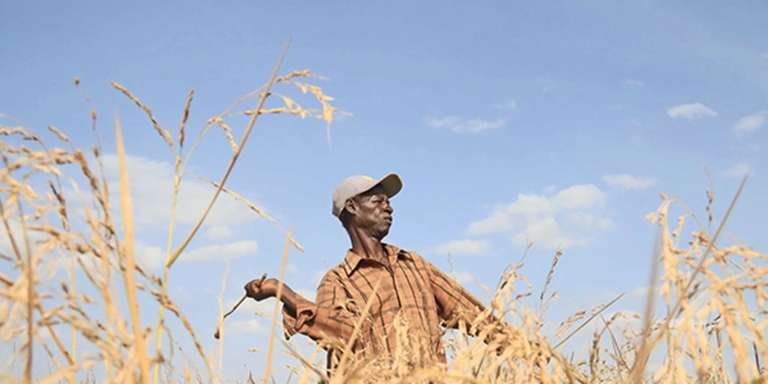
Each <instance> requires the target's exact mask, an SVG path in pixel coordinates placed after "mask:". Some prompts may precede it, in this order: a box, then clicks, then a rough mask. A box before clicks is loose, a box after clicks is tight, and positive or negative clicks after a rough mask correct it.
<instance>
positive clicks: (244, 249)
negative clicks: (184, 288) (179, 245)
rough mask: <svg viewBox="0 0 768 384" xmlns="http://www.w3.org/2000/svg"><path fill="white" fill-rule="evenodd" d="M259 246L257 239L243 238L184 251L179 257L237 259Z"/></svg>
mask: <svg viewBox="0 0 768 384" xmlns="http://www.w3.org/2000/svg"><path fill="white" fill-rule="evenodd" d="M258 250H259V246H258V245H257V244H256V242H255V241H251V240H242V241H236V242H234V243H229V244H214V245H206V246H204V247H200V248H196V249H193V250H191V251H188V252H183V253H182V254H181V256H180V257H179V260H182V261H213V260H226V259H230V260H231V259H236V258H238V257H242V256H245V255H248V254H253V253H256V252H257V251H258Z"/></svg>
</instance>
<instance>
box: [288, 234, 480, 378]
mask: <svg viewBox="0 0 768 384" xmlns="http://www.w3.org/2000/svg"><path fill="white" fill-rule="evenodd" d="M384 247H385V250H386V251H387V255H388V257H389V263H390V265H391V267H392V270H391V271H390V270H388V269H387V268H386V267H385V266H384V265H382V264H381V263H379V262H376V261H373V260H369V259H366V258H363V257H360V256H359V255H357V254H355V253H353V252H352V251H351V250H350V251H347V255H346V257H345V258H344V261H343V262H341V263H340V264H339V265H337V266H336V267H334V268H332V269H331V270H330V271H328V273H326V274H325V277H323V280H322V282H321V283H320V286H319V287H318V289H317V297H316V302H315V304H312V305H305V306H299V307H298V308H296V317H293V316H291V315H290V314H288V313H287V312H286V311H285V310H283V325H284V330H285V335H286V338H290V337H291V336H293V335H295V334H296V333H301V334H304V335H307V336H309V337H310V338H312V339H313V340H327V339H328V338H338V339H341V341H343V342H345V343H346V342H347V341H348V340H349V338H350V337H351V336H352V333H353V331H354V329H355V325H356V324H357V323H358V321H359V320H360V319H361V316H363V310H364V309H365V308H366V304H368V303H369V300H371V301H372V302H371V303H370V309H369V310H368V312H367V314H368V316H367V319H365V320H364V321H363V323H362V327H361V332H360V333H359V334H358V337H357V339H356V340H357V342H356V343H355V344H354V345H353V351H354V352H355V353H356V354H357V355H358V356H374V354H375V355H377V356H381V355H382V354H383V353H386V354H387V356H394V354H395V353H396V352H397V351H400V350H401V349H400V347H399V346H398V345H397V344H398V342H397V338H396V337H395V329H394V324H395V322H396V321H397V319H396V315H398V314H399V316H400V319H402V318H405V320H406V321H405V323H406V324H407V327H408V335H409V338H413V337H422V338H426V341H427V342H428V343H429V344H428V345H429V346H431V349H432V351H430V352H431V353H434V356H435V357H436V358H437V359H438V360H439V361H442V362H445V349H444V347H443V345H442V335H443V332H442V328H441V326H445V325H451V326H454V327H455V326H456V324H457V323H458V322H459V321H464V322H465V323H466V324H467V325H470V324H472V322H473V321H474V320H475V319H476V318H477V316H478V315H479V314H480V312H481V311H483V310H484V306H483V305H482V304H481V303H480V302H479V301H478V300H477V299H476V298H475V297H474V296H472V295H471V294H470V293H469V292H467V291H466V290H465V289H464V288H463V287H461V286H460V285H459V284H458V283H457V282H455V281H454V280H453V279H451V278H450V277H448V276H447V275H446V274H444V273H443V272H441V271H440V270H439V269H437V267H435V266H434V265H432V264H431V263H429V262H428V261H426V260H424V258H422V257H421V256H419V255H417V254H415V253H413V252H408V251H404V250H402V249H399V248H397V247H394V246H391V245H387V244H385V245H384ZM377 286H378V288H377ZM400 312H401V313H400ZM331 352H334V351H333V350H331ZM330 365H331V354H329V366H330Z"/></svg>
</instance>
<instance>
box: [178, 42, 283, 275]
mask: <svg viewBox="0 0 768 384" xmlns="http://www.w3.org/2000/svg"><path fill="white" fill-rule="evenodd" d="M290 45H291V42H290V41H288V43H287V44H286V45H285V48H284V49H283V53H282V54H281V55H280V59H278V61H277V65H275V69H274V71H272V76H271V77H270V79H269V82H268V83H267V86H266V88H265V89H264V93H263V94H262V96H261V98H260V99H259V103H258V105H257V106H256V109H255V113H254V114H253V115H252V116H251V120H250V121H249V122H248V125H247V126H246V128H245V132H244V133H243V136H242V137H241V138H240V144H238V146H237V151H235V153H234V154H233V155H232V159H231V160H230V161H229V165H228V166H227V169H226V171H224V175H223V176H222V177H221V181H219V187H218V188H216V192H214V194H213V197H212V198H211V201H210V202H209V203H208V206H207V207H206V208H205V211H204V212H203V215H202V216H201V217H200V220H198V222H197V223H196V224H195V226H194V228H192V231H190V232H189V234H188V235H187V237H186V238H185V239H184V241H182V242H181V245H179V247H178V248H176V250H175V251H174V252H173V255H171V259H170V260H169V261H168V266H169V267H170V266H171V265H173V263H175V262H176V260H177V259H178V258H179V256H180V255H181V252H183V251H184V249H185V248H186V247H187V245H189V242H190V241H191V240H192V238H193V237H194V236H195V234H196V233H197V231H198V230H199V229H200V226H202V224H203V221H205V218H206V217H207V216H208V213H209V212H210V211H211V208H213V204H214V203H215V202H216V199H217V198H218V197H219V194H220V193H221V189H222V188H223V187H224V183H226V182H227V179H228V178H229V174H230V173H231V172H232V169H233V168H234V166H235V163H236V162H237V159H238V158H239V157H240V153H241V152H242V151H243V147H244V146H245V142H246V141H247V140H248V137H249V136H250V134H251V130H252V129H253V125H254V124H256V119H257V118H258V117H259V111H260V110H261V109H262V107H263V106H264V102H265V101H266V100H267V97H269V92H270V90H271V89H272V85H273V84H274V83H275V78H277V72H278V71H279V70H280V65H282V63H283V59H284V58H285V54H286V53H287V52H288V47H289V46H290Z"/></svg>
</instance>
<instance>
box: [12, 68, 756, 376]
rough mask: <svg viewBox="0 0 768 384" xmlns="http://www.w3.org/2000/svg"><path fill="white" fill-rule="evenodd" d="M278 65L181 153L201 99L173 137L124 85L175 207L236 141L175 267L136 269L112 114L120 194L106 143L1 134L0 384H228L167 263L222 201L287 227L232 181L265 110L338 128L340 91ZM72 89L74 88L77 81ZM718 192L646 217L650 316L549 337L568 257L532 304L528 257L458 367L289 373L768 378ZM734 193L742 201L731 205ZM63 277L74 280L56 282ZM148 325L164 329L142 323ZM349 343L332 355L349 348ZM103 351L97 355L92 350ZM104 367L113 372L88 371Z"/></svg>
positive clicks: (311, 361)
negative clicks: (651, 234)
mask: <svg viewBox="0 0 768 384" xmlns="http://www.w3.org/2000/svg"><path fill="white" fill-rule="evenodd" d="M279 66H280V65H279V63H278V65H277V67H276V68H275V72H274V74H273V76H272V78H271V79H270V80H269V81H268V83H267V84H266V85H265V86H264V87H262V88H261V89H259V90H257V91H255V92H253V93H251V94H249V95H247V96H246V97H244V98H243V99H242V100H240V101H239V102H238V103H237V104H236V105H235V106H234V107H232V108H230V109H228V110H227V111H225V112H224V113H222V114H221V115H219V116H217V117H213V118H211V119H209V120H208V121H207V122H206V125H205V127H204V129H203V130H202V131H201V132H200V134H199V135H198V136H197V139H196V140H195V141H194V143H193V144H192V145H191V147H190V148H189V149H187V148H186V147H185V144H186V140H185V136H186V131H187V128H186V126H187V117H188V116H189V111H190V108H191V104H192V100H193V92H192V91H190V93H189V95H188V102H187V106H186V109H185V110H184V111H183V114H182V116H183V117H182V122H181V124H180V126H179V129H178V130H177V131H176V132H175V133H173V132H172V131H170V130H169V129H167V128H163V126H162V125H161V124H160V122H158V121H157V119H156V118H155V117H154V115H153V113H152V111H151V109H150V108H149V107H148V106H146V105H144V104H143V103H142V102H141V101H140V100H139V99H138V98H137V97H136V96H135V95H133V94H131V92H130V91H129V90H128V89H126V88H125V87H123V86H121V85H119V84H117V83H114V84H113V85H114V87H115V88H116V89H117V90H118V91H120V92H122V93H123V94H125V96H127V97H128V98H129V99H130V100H132V101H134V102H135V104H136V105H137V106H138V107H139V108H140V109H141V110H143V111H144V112H145V113H146V115H147V116H148V117H149V122H150V127H149V128H150V129H154V130H156V131H157V133H158V135H159V136H160V139H161V140H163V141H164V142H165V144H166V145H167V146H168V148H170V149H171V152H172V154H173V156H174V162H175V179H174V185H175V189H174V207H173V211H174V212H175V210H176V209H177V207H176V206H175V205H176V196H177V195H178V193H179V188H180V185H181V180H182V178H184V177H190V176H194V175H189V174H186V173H185V166H186V164H187V162H188V160H189V158H190V155H192V153H193V151H194V148H195V146H196V145H197V143H198V142H199V141H200V140H201V139H203V138H204V137H205V138H206V139H209V136H210V133H212V132H215V131H220V132H221V133H223V134H224V135H223V136H224V137H225V138H226V139H227V141H228V142H229V144H230V146H231V148H232V156H231V160H230V163H229V165H228V167H227V168H226V169H225V171H224V172H223V174H222V176H221V177H220V178H219V179H218V180H208V181H209V182H210V183H211V184H212V188H211V194H212V198H211V201H210V205H209V206H208V209H207V210H206V211H205V212H206V213H205V214H204V215H203V217H201V218H200V221H199V223H198V225H196V226H194V228H193V229H192V230H191V231H190V232H189V233H188V235H187V236H186V237H184V238H183V239H174V238H173V234H174V220H173V217H171V218H170V223H171V224H170V227H169V229H168V242H167V260H166V263H165V268H164V270H163V272H162V275H161V276H155V275H153V274H151V273H149V272H148V271H145V270H143V269H142V268H141V267H140V265H138V264H137V263H136V262H135V258H134V256H135V255H134V239H133V222H132V213H131V212H132V211H135V210H140V209H142V207H139V206H132V205H131V199H130V193H129V188H130V187H129V185H128V173H127V172H128V171H127V169H126V165H125V157H126V155H125V150H124V148H123V143H122V133H121V130H120V121H119V119H117V118H115V120H114V123H113V124H114V129H115V132H116V139H117V142H116V148H117V155H118V163H119V171H120V175H119V176H120V187H119V190H114V191H110V190H109V184H108V182H107V178H106V176H105V171H104V168H103V164H102V153H101V149H100V147H98V146H96V147H93V148H91V149H90V150H87V151H86V150H82V149H79V148H76V147H74V146H73V145H72V144H71V143H70V140H69V139H68V138H67V136H66V135H65V133H63V132H60V131H58V130H57V129H56V128H53V127H50V128H49V130H50V131H51V132H52V133H53V134H54V137H55V141H56V143H55V144H53V145H51V142H50V141H49V142H46V143H44V142H43V140H42V139H41V137H40V136H39V135H37V134H36V133H35V132H34V131H33V130H32V129H31V128H29V127H25V126H23V125H19V124H16V123H13V122H12V120H10V119H8V120H7V121H9V122H11V124H6V125H0V135H2V136H3V138H4V140H3V141H0V156H2V161H3V169H2V171H0V193H1V194H2V198H0V215H2V227H3V230H2V232H1V233H2V242H3V244H5V245H3V247H6V246H7V250H6V249H5V248H3V251H2V252H3V254H2V255H0V257H1V259H0V263H2V267H0V295H1V296H2V298H1V299H0V339H2V342H3V343H5V344H6V345H7V346H8V345H13V354H12V356H4V357H7V358H8V360H7V361H8V362H10V363H5V364H6V367H4V368H6V369H8V370H5V371H4V372H6V373H3V374H0V381H3V382H30V381H33V380H34V381H38V382H41V383H54V382H69V383H75V382H120V383H123V382H220V381H222V379H221V375H220V367H221V360H220V358H217V357H216V356H213V355H212V354H210V353H208V352H207V351H205V350H204V349H203V347H202V346H201V343H200V342H199V341H198V337H199V335H198V333H197V331H196V330H195V329H193V328H192V326H191V325H190V323H189V321H187V319H186V318H185V317H184V315H183V312H182V310H181V308H179V307H178V306H177V305H176V304H174V302H173V301H172V300H171V299H170V298H169V296H168V295H167V292H168V287H170V286H173V281H171V280H170V279H169V270H170V268H172V266H173V265H174V262H175V261H176V260H177V259H179V258H183V257H184V253H183V251H184V249H185V247H186V246H187V244H189V241H190V239H192V238H193V237H194V236H195V233H196V231H197V229H198V228H199V227H200V224H202V222H203V221H204V220H205V215H206V214H207V213H208V211H209V210H210V207H211V206H212V205H213V203H214V201H215V200H216V198H217V197H218V195H219V194H220V193H221V192H224V193H228V194H230V195H232V196H234V197H235V198H236V199H238V200H240V201H241V202H243V204H245V205H246V206H248V207H250V208H251V209H252V210H253V211H254V213H255V214H258V215H261V216H262V217H264V218H266V219H268V220H270V221H272V222H273V223H275V224H276V225H277V223H276V222H274V220H272V219H271V218H270V217H269V216H267V215H266V214H265V213H264V212H263V211H262V210H260V209H259V208H258V207H256V206H255V205H253V204H251V203H249V202H248V201H247V199H245V198H244V197H242V196H239V195H237V194H236V193H234V192H233V191H230V190H228V189H227V188H226V187H225V184H226V181H227V178H228V176H229V174H230V172H231V170H232V168H233V166H234V164H235V163H236V161H237V159H238V156H239V155H240V154H241V153H242V151H243V147H244V144H245V142H246V139H247V138H248V136H249V134H250V132H251V130H252V128H253V127H254V124H255V122H256V120H257V118H258V117H259V116H260V115H262V114H266V113H287V114H293V115H298V116H300V117H315V118H318V119H322V120H324V121H325V122H326V123H327V124H330V122H331V120H332V117H333V115H334V113H336V109H335V108H334V107H332V106H331V105H330V104H329V102H331V101H332V98H330V97H328V96H326V95H325V94H324V93H323V91H322V90H321V88H319V87H317V86H316V85H312V84H311V83H310V80H311V78H313V77H314V76H313V75H311V74H310V73H309V71H294V72H291V73H289V74H288V75H285V76H281V77H278V76H277V73H278V70H279ZM75 85H76V86H78V87H79V82H78V81H77V80H76V81H75ZM278 87H279V88H280V90H281V91H282V90H288V89H292V88H293V89H296V90H298V91H300V92H302V93H304V94H309V95H312V96H313V97H312V100H314V101H315V102H316V103H318V107H317V109H305V108H304V107H303V106H301V105H300V104H298V103H297V102H295V101H294V100H293V99H291V98H289V97H288V96H286V95H282V94H279V93H277V90H276V89H277V88H278ZM294 87H295V88H294ZM273 88H274V89H273ZM267 99H273V100H274V101H277V102H279V103H280V106H278V107H272V108H267V107H265V105H268V104H265V102H266V101H267ZM254 100H257V105H256V107H255V108H253V109H245V110H237V108H242V107H240V106H241V105H244V104H243V103H244V102H248V101H254ZM234 115H246V116H249V117H250V121H249V122H248V123H247V125H246V126H245V127H244V128H242V129H232V128H230V126H229V125H228V123H227V122H228V121H229V118H230V117H232V116H234ZM91 117H92V121H93V130H94V134H95V133H96V126H97V114H96V112H95V111H93V110H92V111H91ZM235 132H242V134H241V136H240V139H239V140H236V139H235ZM210 139H211V140H213V138H210ZM329 140H330V136H329ZM329 143H330V141H329ZM195 177H200V176H195ZM205 180H207V179H205ZM708 196H709V198H710V200H709V204H708V206H707V216H708V218H707V220H703V221H700V220H699V219H698V218H697V216H696V215H695V214H694V212H692V211H690V210H688V209H687V208H686V207H685V206H684V205H683V204H682V203H680V202H677V201H675V200H673V199H668V198H666V197H664V196H662V197H663V202H662V204H661V207H660V208H659V210H658V211H657V212H655V213H652V214H650V215H649V217H648V218H649V219H650V220H651V221H652V222H653V223H654V224H656V225H658V227H659V236H658V237H659V239H658V244H657V252H656V254H654V255H649V263H651V262H652V263H653V268H652V270H653V273H652V276H650V277H649V288H648V294H647V298H648V303H647V309H646V311H645V313H644V314H642V315H636V316H633V315H632V314H626V313H617V312H614V311H611V310H610V309H609V308H611V307H610V306H611V304H613V303H614V302H615V300H614V301H612V302H610V303H606V305H602V306H599V307H597V308H594V309H591V310H585V311H579V312H577V313H576V314H574V315H573V316H572V317H571V318H569V319H568V320H566V321H565V322H563V323H562V324H560V327H559V328H558V331H557V335H555V336H554V337H553V336H552V335H548V336H545V331H544V329H545V325H546V324H547V319H546V311H545V309H546V307H547V306H548V305H549V304H550V303H551V301H552V298H553V296H554V294H553V293H550V292H547V290H548V288H549V285H550V282H551V281H552V276H553V272H554V268H555V265H556V264H557V261H558V259H559V257H560V253H558V254H557V255H556V256H555V259H554V262H553V265H552V271H551V272H550V274H549V276H548V277H547V280H546V284H545V287H544V288H543V289H542V290H541V292H540V293H539V294H537V298H538V305H537V306H536V307H537V308H536V309H533V308H529V307H527V306H525V305H523V304H522V303H523V302H526V301H523V300H520V299H521V298H523V297H527V296H531V291H532V287H530V286H529V285H528V284H527V283H526V282H525V280H524V278H523V277H522V275H521V274H520V270H521V267H522V262H520V263H518V264H515V265H511V266H510V267H509V268H508V270H507V271H506V272H505V273H504V274H503V276H502V277H501V279H500V283H499V285H498V287H497V288H496V289H495V292H493V293H492V300H491V303H490V305H489V308H488V312H487V314H488V315H491V314H493V315H494V316H496V317H497V318H503V319H505V320H506V323H507V324H511V325H513V326H505V325H499V324H493V325H492V326H490V327H486V329H481V330H479V335H478V337H475V338H472V337H468V336H466V334H467V332H466V331H467V330H468V329H469V328H472V327H473V326H475V325H473V324H459V325H458V326H459V329H460V330H459V331H457V332H451V333H449V334H448V335H447V336H446V344H447V348H448V352H449V361H450V363H449V365H448V366H447V367H445V366H439V365H436V364H434V363H431V360H430V359H428V358H426V356H425V355H424V353H423V351H425V350H427V349H428V348H421V347H420V346H419V345H415V344H413V342H412V340H409V339H408V335H407V334H405V333H404V332H400V333H398V335H397V336H398V337H399V338H400V339H401V340H402V341H403V342H402V344H403V345H408V346H409V347H408V348H407V351H406V352H404V353H403V355H402V356H397V357H396V358H395V359H393V360H392V361H382V360H381V359H379V360H370V361H360V360H355V359H352V358H351V354H347V355H344V356H343V357H342V361H341V364H340V365H339V369H338V370H337V372H335V373H334V374H333V375H332V376H331V377H327V376H326V375H327V372H326V370H325V364H324V361H323V359H322V358H321V356H320V355H321V350H322V349H321V347H323V346H319V347H318V348H317V350H316V351H315V352H314V354H312V355H310V356H301V355H300V354H299V353H298V352H295V351H294V352H293V353H294V355H295V357H296V363H295V365H296V367H295V370H294V373H295V374H293V375H292V380H293V381H296V382H317V381H319V380H323V381H326V382H338V383H342V382H393V383H394V382H428V381H432V382H456V383H508V382H515V383H527V382H542V383H562V382H569V383H574V382H575V383H588V382H589V383H594V382H611V383H613V382H635V383H637V382H654V383H657V382H661V383H683V382H711V383H729V382H739V383H749V382H768V379H767V378H768V376H766V375H765V374H764V371H763V369H764V368H763V364H764V363H765V361H766V359H767V358H768V344H766V325H767V324H768V316H766V315H767V314H768V313H766V298H768V293H766V288H768V287H767V286H768V280H767V279H766V276H768V256H766V255H765V254H761V253H758V252H757V251H755V250H753V249H751V248H749V247H747V246H737V245H732V246H722V245H719V244H718V245H716V243H717V241H718V238H719V234H720V233H721V229H722V228H723V226H724V225H725V222H726V221H727V215H726V217H724V218H723V219H722V222H720V223H715V222H714V218H713V217H712V214H711V212H712V210H711V205H712V204H713V201H712V195H711V193H708ZM737 199H738V196H737V197H736V198H734V201H733V202H734V203H735V202H736V200H737ZM671 211H672V212H678V213H674V214H673V213H670V212H671ZM728 212H729V213H730V209H729V211H728ZM118 213H119V214H118ZM672 215H674V216H672ZM670 222H673V224H670ZM691 224H693V225H691ZM277 228H278V229H279V230H282V228H280V227H279V226H277ZM284 232H285V233H286V237H287V241H286V254H287V252H288V249H289V248H290V247H291V246H295V247H298V248H300V245H299V244H298V243H297V242H296V241H295V240H294V239H293V238H292V237H291V235H290V232H287V231H284ZM651 259H652V261H651ZM61 276H65V278H64V279H63V280H62V281H61V283H58V279H59V278H60V277H61ZM52 281H57V282H56V283H52ZM141 298H144V299H146V298H153V299H154V301H155V302H156V303H157V304H158V305H157V306H156V307H155V308H157V309H156V311H157V313H156V315H153V316H148V315H147V313H139V311H140V309H141V311H143V312H146V311H147V307H146V306H143V307H141V308H140V307H139V305H138V304H137V303H138V301H139V300H141ZM617 299H618V298H617ZM660 308H661V310H660ZM611 313H612V314H611ZM167 316H174V317H176V318H178V319H180V321H181V323H182V324H183V325H184V326H185V328H186V332H187V334H186V335H179V334H175V335H173V337H174V338H176V339H179V338H182V337H185V338H188V339H189V340H191V342H192V343H193V345H195V348H196V351H195V352H194V353H196V354H198V355H199V356H200V357H201V359H199V361H202V362H203V363H202V366H184V365H182V366H179V365H178V364H179V363H178V361H177V360H178V359H176V360H174V359H172V358H171V357H172V355H173V350H174V348H173V347H172V345H173V341H172V340H171V339H170V336H171V335H169V333H168V332H167V328H166V323H165V321H166V317H167ZM150 318H154V319H155V320H154V321H152V322H147V320H146V319H150ZM142 320H143V322H142ZM271 320H272V321H273V325H276V324H277V322H278V321H279V319H278V318H277V317H275V318H273V319H271ZM499 329H501V331H500V332H499ZM272 331H273V332H278V331H279V326H273V328H272ZM585 333H586V334H588V335H591V337H588V339H590V341H589V342H588V343H587V344H586V345H584V346H583V350H575V351H570V350H568V351H566V350H564V343H565V341H567V340H569V339H570V338H571V337H572V336H573V335H574V334H579V335H580V336H581V338H584V334H585ZM488 335H493V337H490V338H488V337H486V336H488ZM206 336H207V335H206ZM225 340H226V335H224V334H222V338H221V339H220V344H219V351H218V355H219V356H221V354H222V351H223V349H224V348H225V347H226V346H225ZM270 340H274V337H271V338H270ZM484 340H487V341H488V342H487V343H485V342H484ZM350 345H351V344H350V343H346V344H345V343H336V344H335V345H334V346H335V347H338V348H341V349H346V350H349V346H350ZM325 346H327V345H325ZM6 349H11V348H6ZM267 349H268V356H269V358H270V362H269V363H268V365H267V370H266V372H262V373H254V374H255V375H257V376H260V375H261V374H263V376H264V380H265V381H268V380H269V378H270V374H271V372H273V371H271V369H272V368H271V357H272V355H273V354H274V353H275V352H274V351H275V346H274V345H271V344H270V345H269V346H268V348H267ZM94 350H95V351H97V352H96V353H93V352H92V351H94ZM81 351H86V352H81ZM188 361H191V360H189V359H188ZM174 364H175V365H174ZM96 366H99V372H103V376H101V375H100V376H99V377H92V376H90V372H91V371H92V369H93V368H94V367H96ZM245 381H247V382H252V381H253V379H252V378H250V377H249V378H248V379H245Z"/></svg>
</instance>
